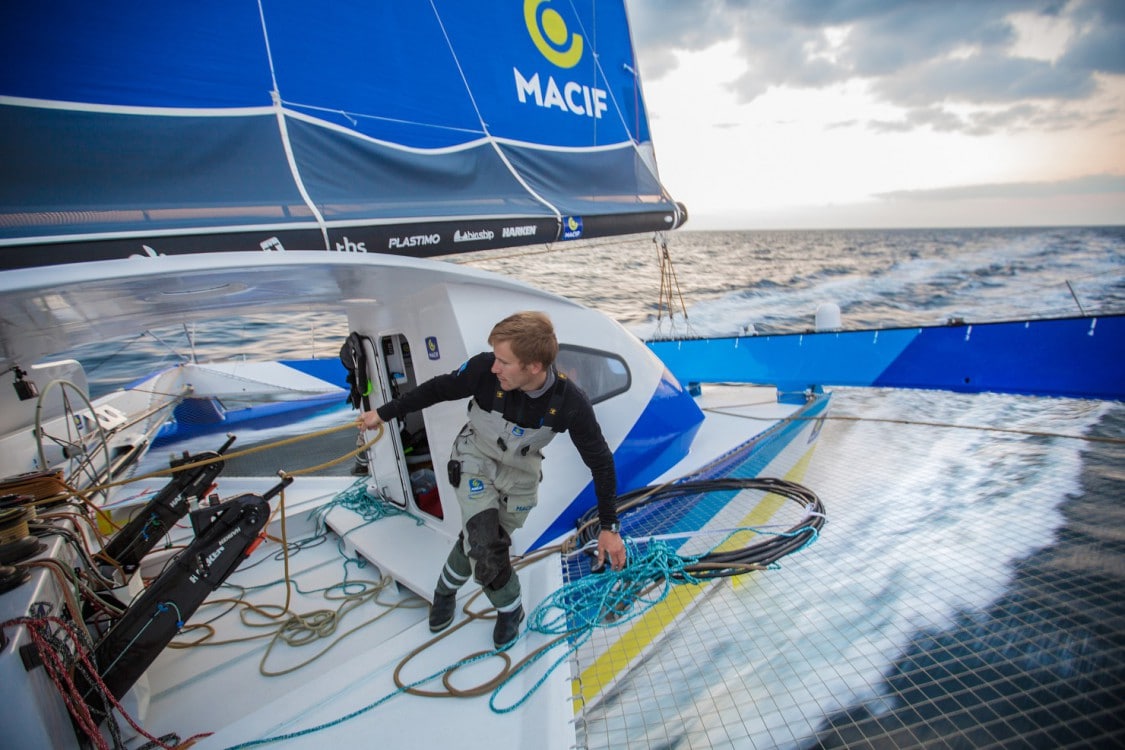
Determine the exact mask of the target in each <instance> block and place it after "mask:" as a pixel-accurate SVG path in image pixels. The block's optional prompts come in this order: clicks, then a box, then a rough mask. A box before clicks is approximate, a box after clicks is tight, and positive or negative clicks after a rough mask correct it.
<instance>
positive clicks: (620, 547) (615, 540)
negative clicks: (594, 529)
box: [596, 531, 625, 570]
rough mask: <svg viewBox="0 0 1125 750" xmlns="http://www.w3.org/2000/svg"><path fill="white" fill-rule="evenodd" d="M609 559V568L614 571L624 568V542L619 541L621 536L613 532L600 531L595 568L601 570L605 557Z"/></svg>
mask: <svg viewBox="0 0 1125 750" xmlns="http://www.w3.org/2000/svg"><path fill="white" fill-rule="evenodd" d="M607 556H608V557H609V567H611V568H613V569H614V570H621V569H622V568H624V567H625V542H623V541H621V535H620V534H618V533H615V532H613V531H600V532H598V564H597V566H596V567H598V568H601V567H602V566H603V565H605V562H606V557H607Z"/></svg>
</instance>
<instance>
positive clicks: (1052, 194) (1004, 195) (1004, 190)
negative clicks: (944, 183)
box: [875, 174, 1125, 201]
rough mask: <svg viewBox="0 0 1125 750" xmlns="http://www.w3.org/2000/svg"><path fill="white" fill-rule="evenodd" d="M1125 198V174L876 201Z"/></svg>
mask: <svg viewBox="0 0 1125 750" xmlns="http://www.w3.org/2000/svg"><path fill="white" fill-rule="evenodd" d="M1112 194H1122V195H1125V175H1113V174H1100V175H1087V176H1085V177H1076V178H1074V179H1070V180H1056V181H1051V182H1011V183H992V184H983V185H960V186H956V187H946V188H935V189H931V190H895V191H892V192H889V193H878V194H876V195H875V197H876V198H882V199H884V200H897V201H934V200H937V201H959V200H981V199H997V198H999V199H1024V198H1062V197H1068V196H1076V195H1112Z"/></svg>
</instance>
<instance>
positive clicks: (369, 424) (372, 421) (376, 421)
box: [356, 409, 383, 430]
mask: <svg viewBox="0 0 1125 750" xmlns="http://www.w3.org/2000/svg"><path fill="white" fill-rule="evenodd" d="M381 424H383V420H382V418H381V417H380V416H379V412H377V411H375V410H374V409H372V410H371V411H365V412H361V413H360V415H359V417H357V418H356V426H358V427H359V428H360V429H361V430H374V429H375V428H376V427H378V426H379V425H381Z"/></svg>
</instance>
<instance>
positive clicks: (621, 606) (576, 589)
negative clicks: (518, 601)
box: [488, 538, 703, 714]
mask: <svg viewBox="0 0 1125 750" xmlns="http://www.w3.org/2000/svg"><path fill="white" fill-rule="evenodd" d="M624 541H625V548H626V553H627V555H628V560H629V564H628V565H626V566H625V567H624V568H622V569H621V570H608V569H607V570H605V572H603V573H597V574H592V575H588V576H585V577H583V578H579V579H578V580H576V581H572V582H571V583H568V584H565V585H564V586H563V587H562V588H560V589H559V590H558V591H555V592H554V593H553V594H551V595H550V596H548V597H547V598H546V599H544V600H543V601H542V602H540V603H539V606H537V607H536V608H535V609H534V610H533V611H532V613H531V614H530V615H529V617H528V623H527V632H536V633H540V634H542V635H546V636H553V637H557V638H559V639H560V640H561V638H562V637H563V636H566V637H567V639H568V640H569V641H570V647H569V648H567V650H566V651H565V652H563V654H562V656H560V657H559V658H557V659H556V660H555V662H554V663H553V664H551V666H550V667H549V668H548V669H547V670H546V672H544V673H543V676H542V677H540V678H539V679H538V680H537V681H536V682H535V684H534V685H532V686H531V687H530V688H528V690H527V691H526V692H525V693H524V694H523V696H521V697H520V698H519V699H518V700H517V701H516V702H515V703H513V704H511V705H509V706H500V705H498V702H497V701H498V698H499V695H500V692H501V691H502V690H503V689H504V688H505V686H507V684H508V683H509V682H511V681H512V680H513V679H514V678H515V677H516V676H517V675H519V674H521V673H522V672H524V671H525V670H526V669H528V668H530V667H531V666H532V665H534V664H535V663H536V662H538V661H539V660H540V659H541V658H543V657H544V656H545V655H546V654H547V653H548V651H550V649H543V650H541V651H540V652H539V653H537V654H535V655H534V656H533V657H532V658H530V659H528V660H527V661H525V662H524V663H523V664H521V665H520V666H519V667H518V668H517V669H515V670H513V671H512V673H511V674H509V675H508V676H507V677H506V678H505V679H504V681H503V682H501V683H500V684H499V685H498V686H497V687H496V689H495V690H493V691H492V696H491V697H490V698H489V701H488V706H489V708H491V709H492V710H493V712H495V713H498V714H504V713H508V712H510V711H515V710H516V709H517V708H519V707H520V706H522V705H523V704H524V703H526V702H527V701H528V700H529V699H530V698H531V696H532V695H534V694H535V692H536V691H537V690H539V688H540V687H542V686H543V683H545V682H546V681H547V678H548V677H550V676H551V673H552V672H554V670H555V669H556V668H558V666H559V665H560V664H562V663H564V662H565V661H566V660H567V659H568V658H569V657H570V655H571V654H573V653H575V652H576V651H578V649H580V648H581V647H582V646H583V645H584V644H585V643H586V642H587V641H588V640H589V639H590V637H591V635H593V633H594V631H595V630H597V629H599V628H601V629H609V628H617V627H621V626H622V625H625V624H627V623H629V622H631V621H633V620H635V619H636V618H638V617H641V616H643V615H644V614H645V613H646V612H647V611H648V610H650V609H652V608H653V607H654V606H656V605H657V604H659V603H660V602H662V601H663V600H664V599H666V598H667V597H668V594H669V592H671V590H672V587H673V586H679V585H683V584H699V583H703V581H701V580H700V579H697V578H696V577H695V576H693V575H691V573H690V572H689V571H688V566H690V565H691V564H693V563H694V562H696V558H686V557H681V556H680V555H677V554H676V553H675V552H674V551H673V550H672V548H671V547H669V546H668V545H667V544H665V543H664V542H661V541H658V540H651V539H650V540H649V542H648V544H647V547H646V549H645V550H644V551H643V552H642V551H641V549H640V548H639V547H638V545H637V544H636V543H635V542H634V541H633V540H632V539H629V538H626V539H625V540H624ZM653 584H658V585H657V586H656V587H654V588H652V590H651V591H648V592H647V593H646V589H649V588H650V587H652V586H653ZM521 637H522V636H521ZM509 648H510V646H509Z"/></svg>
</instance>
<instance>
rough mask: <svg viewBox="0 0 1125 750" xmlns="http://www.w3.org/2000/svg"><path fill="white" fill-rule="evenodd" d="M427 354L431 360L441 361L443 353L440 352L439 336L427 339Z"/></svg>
mask: <svg viewBox="0 0 1125 750" xmlns="http://www.w3.org/2000/svg"><path fill="white" fill-rule="evenodd" d="M426 354H427V356H429V358H430V359H441V351H439V350H438V345H437V336H427V337H426Z"/></svg>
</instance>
